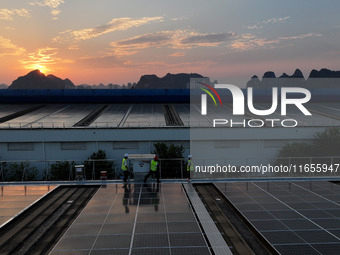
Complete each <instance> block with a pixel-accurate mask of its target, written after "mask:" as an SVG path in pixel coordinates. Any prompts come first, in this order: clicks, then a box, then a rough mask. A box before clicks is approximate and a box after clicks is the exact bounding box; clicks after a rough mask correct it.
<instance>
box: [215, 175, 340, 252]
mask: <svg viewBox="0 0 340 255" xmlns="http://www.w3.org/2000/svg"><path fill="white" fill-rule="evenodd" d="M215 185H216V187H217V188H218V189H219V190H220V191H221V192H222V193H223V194H224V195H225V197H226V198H227V199H228V200H229V201H230V202H231V203H232V204H233V205H234V206H235V207H236V208H237V210H238V211H239V212H240V213H241V214H242V215H243V216H244V217H245V218H246V219H247V220H248V221H249V222H250V223H251V224H252V225H253V226H254V227H255V229H256V230H257V231H258V232H259V233H260V234H261V235H262V236H263V237H264V238H265V239H266V240H267V241H268V242H269V243H270V244H271V245H272V246H273V247H274V248H275V249H276V250H277V251H278V252H279V253H280V254H340V218H339V217H340V186H339V185H337V184H334V183H331V182H326V181H304V182H302V181H301V182H300V181H299V182H288V181H283V182H233V183H216V184H215Z"/></svg>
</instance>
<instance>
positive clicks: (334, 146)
mask: <svg viewBox="0 0 340 255" xmlns="http://www.w3.org/2000/svg"><path fill="white" fill-rule="evenodd" d="M314 137H315V140H314V144H313V147H314V151H315V155H316V156H340V128H339V127H331V128H327V129H326V130H325V131H323V132H317V133H316V134H315V136H314Z"/></svg>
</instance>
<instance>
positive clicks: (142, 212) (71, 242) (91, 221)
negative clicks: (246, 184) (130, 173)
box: [51, 184, 210, 255]
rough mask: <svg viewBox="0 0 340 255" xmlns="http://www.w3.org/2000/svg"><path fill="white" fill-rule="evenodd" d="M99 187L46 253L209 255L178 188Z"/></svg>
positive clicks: (167, 185)
mask: <svg viewBox="0 0 340 255" xmlns="http://www.w3.org/2000/svg"><path fill="white" fill-rule="evenodd" d="M122 186H123V185H122V184H119V185H118V184H111V185H106V186H102V188H101V189H99V190H98V192H97V193H96V194H95V196H94V197H93V198H92V200H91V201H90V202H89V203H88V205H87V206H86V207H85V208H84V210H83V211H82V213H81V214H80V215H79V216H78V218H77V219H76V220H75V221H74V223H73V224H72V226H71V227H70V228H69V229H68V230H67V232H66V233H65V235H64V236H63V237H62V239H61V240H60V241H59V243H58V244H57V245H56V246H55V247H54V249H53V250H52V251H51V254H53V255H54V254H83V253H86V254H191V253H192V252H193V251H195V254H210V250H209V248H208V246H207V243H206V241H205V237H204V235H203V233H202V231H201V229H200V227H199V224H198V222H197V220H196V218H195V216H194V212H193V210H192V209H191V207H190V204H189V201H188V200H187V198H186V195H185V192H184V190H183V187H182V186H181V185H180V184H144V185H142V184H131V185H128V186H127V187H125V188H123V187H122Z"/></svg>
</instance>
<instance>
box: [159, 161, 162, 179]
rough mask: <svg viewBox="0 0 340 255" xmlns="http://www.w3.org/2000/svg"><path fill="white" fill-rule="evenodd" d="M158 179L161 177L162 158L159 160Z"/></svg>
mask: <svg viewBox="0 0 340 255" xmlns="http://www.w3.org/2000/svg"><path fill="white" fill-rule="evenodd" d="M159 179H162V160H160V161H159Z"/></svg>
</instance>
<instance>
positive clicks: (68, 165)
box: [49, 161, 75, 181]
mask: <svg viewBox="0 0 340 255" xmlns="http://www.w3.org/2000/svg"><path fill="white" fill-rule="evenodd" d="M74 165H75V164H74V162H73V161H72V162H69V161H57V162H56V163H53V164H51V166H50V173H49V174H50V176H49V179H50V180H51V181H65V180H69V178H70V171H73V168H74Z"/></svg>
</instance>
